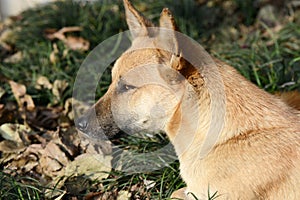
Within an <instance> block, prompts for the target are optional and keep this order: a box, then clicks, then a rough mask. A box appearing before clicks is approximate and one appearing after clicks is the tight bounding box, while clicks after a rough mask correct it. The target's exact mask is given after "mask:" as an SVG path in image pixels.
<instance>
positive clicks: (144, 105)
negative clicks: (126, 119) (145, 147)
mask: <svg viewBox="0 0 300 200" xmlns="http://www.w3.org/2000/svg"><path fill="white" fill-rule="evenodd" d="M129 102H130V105H129V108H130V110H132V111H134V115H135V116H136V118H137V120H136V122H135V123H136V126H138V127H142V128H143V129H144V130H148V131H161V130H163V129H164V127H165V125H166V123H167V121H168V120H169V118H170V117H171V115H172V112H173V111H174V108H175V107H176V105H177V104H178V102H179V99H177V97H176V94H174V92H173V91H172V90H171V89H169V88H166V87H163V86H160V85H148V86H145V87H143V88H140V89H139V90H138V91H137V92H135V93H134V94H133V95H132V98H131V100H130V101H129Z"/></svg>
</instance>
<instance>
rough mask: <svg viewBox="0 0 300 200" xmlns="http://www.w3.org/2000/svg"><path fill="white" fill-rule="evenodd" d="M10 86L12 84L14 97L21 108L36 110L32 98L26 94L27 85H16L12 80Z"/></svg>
mask: <svg viewBox="0 0 300 200" xmlns="http://www.w3.org/2000/svg"><path fill="white" fill-rule="evenodd" d="M9 84H10V87H11V90H12V92H13V94H14V97H15V98H16V100H17V103H18V105H19V108H20V109H23V108H24V107H25V108H26V109H27V110H34V108H35V105H34V102H33V100H32V98H31V96H29V95H27V94H26V87H25V85H23V84H19V83H16V82H14V81H11V80H10V81H9Z"/></svg>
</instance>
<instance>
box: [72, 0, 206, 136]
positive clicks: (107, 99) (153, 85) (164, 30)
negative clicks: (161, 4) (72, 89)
mask: <svg viewBox="0 0 300 200" xmlns="http://www.w3.org/2000/svg"><path fill="white" fill-rule="evenodd" d="M124 5H125V11H126V20H127V23H128V26H129V29H130V32H131V35H132V38H133V40H132V45H131V47H130V48H129V49H128V50H127V51H126V52H124V53H123V54H122V55H121V57H120V58H119V59H118V60H117V61H116V63H115V65H114V67H113V69H112V83H111V85H110V87H109V89H108V91H107V93H106V94H105V95H104V96H103V97H102V98H101V99H100V100H99V101H98V102H97V103H96V104H95V105H94V106H93V107H92V108H91V109H90V110H89V111H88V112H87V113H86V114H85V115H83V116H82V117H80V118H79V119H78V120H77V122H76V124H77V127H78V128H79V129H80V130H81V131H82V132H84V133H86V134H87V135H89V136H92V137H98V138H99V137H102V136H103V134H105V135H106V136H108V137H109V138H110V137H113V136H114V135H116V134H117V133H118V131H119V130H120V129H121V130H123V131H125V132H127V133H128V132H129V133H132V132H137V131H150V132H157V131H165V129H166V127H167V126H168V124H169V123H170V122H171V120H172V121H173V123H174V124H176V119H175V118H174V114H175V113H176V116H177V117H178V116H180V115H179V113H178V109H180V103H181V101H182V98H183V95H184V94H185V91H186V90H187V89H188V88H189V87H191V85H194V84H198V85H199V84H203V82H201V81H200V80H202V79H201V77H200V74H199V73H197V70H195V68H193V67H192V65H191V64H190V63H189V62H187V61H186V60H185V59H183V58H182V52H181V51H180V48H179V43H178V41H177V40H178V36H177V35H176V34H177V33H176V31H177V30H178V29H177V27H176V24H175V22H174V19H173V17H172V15H171V13H170V11H169V10H168V9H163V11H162V13H161V17H160V21H159V27H154V25H153V24H152V23H151V22H150V21H149V20H147V19H146V18H145V17H143V16H142V15H141V14H140V13H139V12H138V11H137V10H136V9H135V8H134V7H133V6H132V5H131V4H130V2H129V1H128V0H124ZM195 80H197V82H195ZM177 120H178V119H177ZM174 124H173V125H174ZM169 128H170V127H169Z"/></svg>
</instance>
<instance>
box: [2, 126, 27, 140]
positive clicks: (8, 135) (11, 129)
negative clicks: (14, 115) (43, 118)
mask: <svg viewBox="0 0 300 200" xmlns="http://www.w3.org/2000/svg"><path fill="white" fill-rule="evenodd" d="M22 129H24V130H25V129H27V127H26V126H24V125H21V124H2V125H1V126H0V135H1V137H3V138H4V139H6V140H9V141H12V142H15V143H16V144H19V145H22V139H21V138H20V135H19V131H22Z"/></svg>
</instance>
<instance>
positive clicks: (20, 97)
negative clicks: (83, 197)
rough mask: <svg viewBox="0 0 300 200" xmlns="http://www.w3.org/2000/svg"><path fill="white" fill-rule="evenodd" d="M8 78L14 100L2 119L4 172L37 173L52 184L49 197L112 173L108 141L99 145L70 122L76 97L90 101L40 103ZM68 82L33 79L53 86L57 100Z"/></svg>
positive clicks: (0, 147)
mask: <svg viewBox="0 0 300 200" xmlns="http://www.w3.org/2000/svg"><path fill="white" fill-rule="evenodd" d="M8 84H9V86H10V88H11V91H12V94H13V96H14V98H15V100H16V104H13V106H12V105H11V106H9V104H11V103H5V104H4V108H2V109H0V122H3V123H2V124H1V126H0V154H1V157H0V164H1V166H2V167H3V172H4V173H8V174H11V175H13V176H18V175H28V176H31V177H34V178H35V179H37V180H38V181H39V182H40V183H41V184H42V185H43V186H45V187H47V188H51V189H47V190H46V191H45V194H46V196H45V197H46V198H49V199H53V198H56V199H62V198H63V197H64V196H65V195H66V194H68V193H70V191H71V190H72V191H73V192H74V191H77V192H81V191H83V190H85V189H86V187H82V186H83V185H82V184H83V183H84V182H86V183H88V184H90V183H91V182H92V181H95V180H101V179H103V178H107V177H108V175H109V172H110V171H111V168H112V167H111V160H112V157H111V155H110V154H111V152H112V150H111V144H110V142H104V141H102V143H103V147H101V148H99V147H98V146H97V145H95V144H94V143H92V142H91V141H89V140H87V139H86V138H85V137H82V135H81V134H80V133H78V132H77V130H76V128H74V126H73V124H72V123H73V120H74V111H73V109H72V103H74V104H76V105H78V107H79V108H80V109H81V110H82V111H84V110H86V109H87V108H88V106H87V105H84V104H83V103H82V102H80V101H77V100H75V99H73V98H70V99H67V100H66V101H65V104H64V106H56V107H55V106H54V107H53V106H52V107H49V106H40V105H38V106H36V105H35V103H34V101H33V98H32V96H30V95H29V94H28V93H27V88H26V86H25V85H24V84H20V83H16V82H14V81H12V80H8ZM67 87H68V83H67V82H66V81H65V80H55V81H54V83H51V82H50V81H49V80H48V78H46V77H44V76H40V77H39V78H37V80H36V84H35V88H36V89H38V90H42V89H47V90H49V91H52V94H53V96H54V97H55V98H56V101H59V100H60V99H61V98H62V95H63V92H64V91H65V89H66V88H67ZM9 107H10V108H9ZM8 111H10V112H12V113H13V115H12V116H11V118H12V120H8V119H6V113H7V112H8ZM100 146H102V145H100ZM72 180H73V182H74V180H76V182H80V181H79V180H81V182H82V184H79V185H76V184H70V183H71V182H72ZM53 188H55V189H53ZM71 193H72V192H71ZM103 194H104V193H101V196H103Z"/></svg>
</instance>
